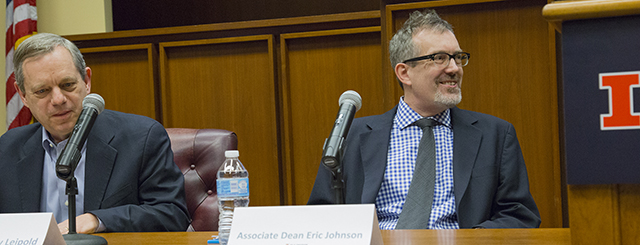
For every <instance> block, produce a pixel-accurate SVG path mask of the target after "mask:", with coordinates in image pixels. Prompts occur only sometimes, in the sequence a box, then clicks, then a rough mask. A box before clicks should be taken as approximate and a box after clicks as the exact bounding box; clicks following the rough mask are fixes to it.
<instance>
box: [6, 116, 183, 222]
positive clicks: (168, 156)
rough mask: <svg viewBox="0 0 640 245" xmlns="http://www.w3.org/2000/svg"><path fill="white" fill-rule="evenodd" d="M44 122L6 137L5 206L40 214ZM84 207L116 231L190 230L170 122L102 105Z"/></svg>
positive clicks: (89, 154)
mask: <svg viewBox="0 0 640 245" xmlns="http://www.w3.org/2000/svg"><path fill="white" fill-rule="evenodd" d="M41 130H42V126H41V125H40V123H35V124H31V125H27V126H23V127H19V128H15V129H12V130H9V131H7V132H6V133H5V134H4V135H3V136H2V137H1V138H0V212H2V213H22V212H40V211H41V210H40V194H41V192H42V168H43V164H44V154H45V152H44V149H43V148H42V131H41ZM86 147H87V151H86V162H85V164H86V166H85V190H84V191H85V199H84V210H85V212H90V213H92V214H94V215H96V216H97V217H98V218H100V220H102V222H103V223H104V224H105V226H106V228H107V230H106V231H108V232H111V231H185V230H186V229H187V226H188V225H189V216H188V211H187V208H186V203H185V194H184V178H183V175H182V173H181V172H180V170H179V169H178V167H177V166H176V165H175V163H174V162H173V152H172V151H171V144H170V141H169V137H168V135H167V132H166V131H165V129H164V127H162V125H161V124H160V123H158V122H156V121H155V120H153V119H150V118H147V117H143V116H137V115H132V114H125V113H120V112H114V111H110V110H105V111H103V112H102V113H101V114H100V115H99V116H98V117H97V119H96V121H95V124H94V126H93V128H92V129H91V133H90V134H89V137H88V138H87V143H86Z"/></svg>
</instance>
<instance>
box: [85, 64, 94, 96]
mask: <svg viewBox="0 0 640 245" xmlns="http://www.w3.org/2000/svg"><path fill="white" fill-rule="evenodd" d="M84 70H85V71H86V72H87V75H86V76H85V77H84V83H85V86H87V94H90V93H91V75H93V74H91V68H89V67H85V68H84Z"/></svg>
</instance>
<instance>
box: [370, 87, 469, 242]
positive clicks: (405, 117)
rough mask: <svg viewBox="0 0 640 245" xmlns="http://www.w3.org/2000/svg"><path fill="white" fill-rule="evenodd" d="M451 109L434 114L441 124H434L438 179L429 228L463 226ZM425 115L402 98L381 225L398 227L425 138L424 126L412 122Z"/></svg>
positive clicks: (379, 206) (380, 199)
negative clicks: (455, 183)
mask: <svg viewBox="0 0 640 245" xmlns="http://www.w3.org/2000/svg"><path fill="white" fill-rule="evenodd" d="M449 112H450V110H448V109H447V110H445V111H443V112H442V113H440V114H438V115H435V116H434V117H432V118H433V119H434V120H436V121H438V122H439V123H440V124H439V125H437V126H435V127H433V134H434V137H435V141H436V183H435V187H434V193H433V206H432V208H431V217H430V218H429V227H428V228H429V229H458V228H459V227H458V216H457V214H456V209H455V196H454V195H453V130H452V128H451V116H450V114H449ZM421 118H422V116H420V114H418V113H417V112H415V111H414V110H413V109H411V107H409V105H407V103H405V102H404V100H403V99H402V98H400V103H399V104H398V111H397V112H396V116H395V118H394V119H393V128H392V129H391V138H390V140H389V152H388V153H387V167H386V169H385V172H384V180H383V181H382V186H381V187H380V191H379V192H378V196H377V197H376V210H377V213H378V221H379V224H380V229H383V230H391V229H395V227H396V224H397V223H398V218H399V217H400V213H401V212H402V206H404V201H405V198H406V196H407V193H408V192H409V186H410V185H411V177H412V176H413V170H414V169H415V162H416V157H417V155H418V145H419V144H420V139H421V138H422V129H420V127H418V126H414V125H411V124H412V123H413V122H415V121H417V120H419V119H421ZM425 228H427V227H425Z"/></svg>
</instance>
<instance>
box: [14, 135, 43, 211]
mask: <svg viewBox="0 0 640 245" xmlns="http://www.w3.org/2000/svg"><path fill="white" fill-rule="evenodd" d="M38 129H39V130H36V133H35V134H33V135H32V136H31V138H29V139H28V140H27V141H26V142H25V144H24V147H22V151H21V152H20V160H19V161H18V163H17V171H18V172H17V173H16V174H17V175H16V176H19V177H18V178H17V179H18V182H19V183H18V188H19V190H20V201H21V202H22V211H24V212H38V211H40V196H41V193H42V168H43V166H44V148H42V127H38Z"/></svg>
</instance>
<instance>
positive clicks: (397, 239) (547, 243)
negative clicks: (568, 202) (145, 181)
mask: <svg viewBox="0 0 640 245" xmlns="http://www.w3.org/2000/svg"><path fill="white" fill-rule="evenodd" d="M381 233H382V240H383V241H384V244H385V245H396V244H398V245H399V244H447V245H448V244H474V245H475V244H515V245H530V244H544V245H553V244H566V245H569V244H571V233H570V232H569V229H568V228H555V229H542V228H541V229H477V230H470V229H462V230H390V231H389V230H383V231H381ZM216 234H217V232H134V233H102V234H97V235H99V236H102V237H104V238H105V239H107V242H109V245H121V244H123V245H124V244H140V245H145V244H149V245H151V244H153V245H158V244H175V245H182V244H185V245H191V244H194V245H206V244H207V240H209V239H211V236H212V235H216Z"/></svg>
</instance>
